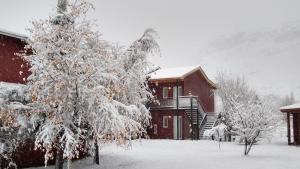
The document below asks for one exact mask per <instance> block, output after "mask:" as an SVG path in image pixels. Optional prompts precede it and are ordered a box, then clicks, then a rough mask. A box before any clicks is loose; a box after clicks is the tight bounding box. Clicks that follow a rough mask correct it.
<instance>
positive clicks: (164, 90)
mask: <svg viewBox="0 0 300 169" xmlns="http://www.w3.org/2000/svg"><path fill="white" fill-rule="evenodd" d="M168 93H169V89H168V87H163V98H164V99H166V98H168Z"/></svg>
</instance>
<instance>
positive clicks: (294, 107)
mask: <svg viewBox="0 0 300 169" xmlns="http://www.w3.org/2000/svg"><path fill="white" fill-rule="evenodd" d="M299 109H300V103H296V104H292V105H289V106H284V107H280V110H281V111H284V110H299Z"/></svg>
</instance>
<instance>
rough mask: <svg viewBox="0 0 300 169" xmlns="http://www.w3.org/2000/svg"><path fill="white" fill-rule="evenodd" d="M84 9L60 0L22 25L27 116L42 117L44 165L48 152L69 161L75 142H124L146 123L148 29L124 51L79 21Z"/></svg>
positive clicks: (151, 46) (75, 0)
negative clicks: (45, 13) (26, 66)
mask: <svg viewBox="0 0 300 169" xmlns="http://www.w3.org/2000/svg"><path fill="white" fill-rule="evenodd" d="M91 8H93V5H92V4H90V3H88V2H86V1H84V0H71V1H69V2H67V1H66V0H59V1H58V10H57V13H56V14H55V15H54V16H50V17H49V18H48V19H46V20H39V21H34V22H33V23H32V28H31V29H29V31H30V33H31V36H30V38H29V40H28V44H29V45H28V46H27V47H26V49H27V50H29V51H31V52H27V53H31V54H30V55H26V54H24V59H25V60H26V61H27V62H28V63H30V65H31V69H30V71H31V72H32V74H31V75H30V76H29V78H28V86H29V95H30V98H31V101H32V102H31V103H30V106H31V107H32V110H31V112H30V113H31V116H35V117H37V118H40V119H42V120H41V121H42V123H40V127H39V130H38V132H37V134H36V148H41V149H42V148H44V149H45V150H46V153H45V163H46V164H47V161H48V160H49V159H51V158H53V150H57V155H58V156H57V159H60V161H62V158H63V157H64V158H67V159H68V160H69V161H70V160H71V159H72V158H76V157H77V156H78V154H79V151H81V150H80V147H85V148H88V147H94V146H95V147H98V144H104V143H105V142H107V141H110V140H116V141H117V142H119V143H123V144H124V143H125V142H126V141H125V140H126V139H128V138H131V136H132V135H135V134H137V133H138V134H141V132H144V127H145V125H148V124H149V118H150V113H149V110H148V109H147V108H146V107H145V105H144V103H145V102H146V101H147V100H148V99H149V98H152V97H153V96H152V94H151V92H150V91H149V89H148V86H147V84H148V83H147V78H148V72H149V71H151V70H152V66H151V64H150V63H149V62H148V61H147V55H148V54H151V53H154V52H157V51H158V50H159V47H158V44H157V43H156V41H155V40H154V37H153V35H154V34H153V33H154V31H153V30H151V29H148V30H146V31H145V33H144V34H143V36H142V37H141V38H140V39H138V40H137V41H135V42H133V44H132V45H131V46H130V47H129V48H128V49H125V48H118V47H115V45H114V44H112V43H109V42H107V41H105V40H103V39H101V36H100V34H99V33H98V32H95V31H92V29H91V27H92V26H93V22H91V21H90V20H87V19H86V14H87V12H88V11H89V10H90V9H91ZM86 143H87V144H86ZM82 144H85V145H86V146H81V145H82ZM97 152H98V151H97ZM62 155H63V157H62ZM58 161H59V160H58ZM58 163H59V162H58ZM58 163H57V165H58ZM61 163H62V162H60V164H59V165H60V166H59V168H62V165H61Z"/></svg>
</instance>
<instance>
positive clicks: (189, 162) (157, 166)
mask: <svg viewBox="0 0 300 169" xmlns="http://www.w3.org/2000/svg"><path fill="white" fill-rule="evenodd" d="M243 148H244V147H243V146H242V145H237V144H235V143H228V142H226V143H225V142H224V143H222V144H221V151H219V148H218V143H217V142H214V141H206V140H200V141H191V140H142V141H141V142H140V141H133V147H132V149H130V150H125V149H124V148H121V147H116V146H114V145H110V146H107V147H105V148H103V149H102V150H101V156H100V158H101V159H100V162H101V165H100V166H97V165H93V164H92V159H91V158H88V159H85V160H81V161H77V162H74V163H73V164H72V166H71V167H72V168H73V169H299V168H300V147H295V146H288V145H287V144H286V140H285V139H281V140H279V141H274V142H273V143H270V144H261V145H256V146H254V147H253V149H252V150H251V152H250V155H249V156H247V157H245V156H243V155H242V153H243ZM42 168H44V167H40V168H39V169H42ZM47 168H51V169H52V168H54V167H53V166H50V167H47ZM36 169H38V168H36Z"/></svg>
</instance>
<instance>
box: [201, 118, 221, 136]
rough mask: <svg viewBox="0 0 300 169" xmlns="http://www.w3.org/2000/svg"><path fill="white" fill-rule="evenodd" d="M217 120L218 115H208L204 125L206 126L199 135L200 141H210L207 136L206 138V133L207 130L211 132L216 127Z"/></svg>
mask: <svg viewBox="0 0 300 169" xmlns="http://www.w3.org/2000/svg"><path fill="white" fill-rule="evenodd" d="M216 120H217V115H216V114H207V120H206V122H205V124H204V126H203V127H202V128H201V129H200V133H199V139H200V140H207V139H210V138H208V137H206V136H204V132H205V131H206V130H210V129H212V128H213V127H214V124H215V122H216Z"/></svg>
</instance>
